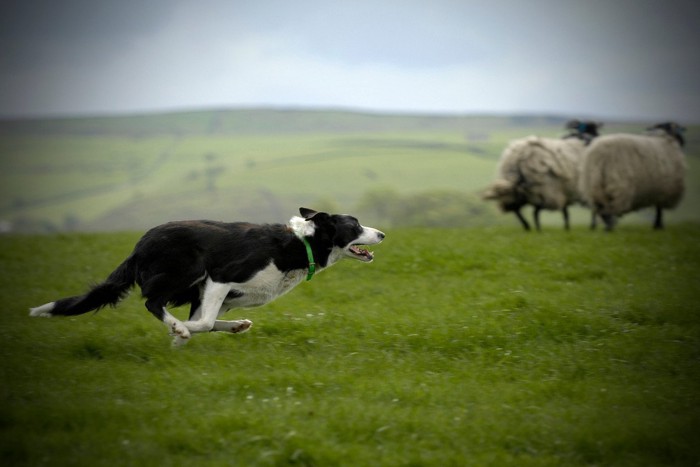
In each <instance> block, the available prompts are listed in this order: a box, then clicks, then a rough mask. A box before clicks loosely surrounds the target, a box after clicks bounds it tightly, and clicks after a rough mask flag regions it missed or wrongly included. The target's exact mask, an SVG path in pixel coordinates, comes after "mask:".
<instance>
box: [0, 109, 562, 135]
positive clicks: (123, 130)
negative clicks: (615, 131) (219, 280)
mask: <svg viewBox="0 0 700 467" xmlns="http://www.w3.org/2000/svg"><path fill="white" fill-rule="evenodd" d="M567 120H568V117H564V116H530V115H521V116H488V115H484V116H480V115H476V116H475V115H463V116H460V115H430V114H425V115H409V114H382V113H368V112H357V111H344V110H298V109H226V110H202V111H190V112H175V113H164V114H137V115H124V116H111V117H104V116H103V117H84V118H55V119H19V120H0V135H10V134H14V135H18V134H24V135H36V134H43V135H50V134H53V135H58V134H62V135H84V136H87V135H98V136H108V135H112V136H129V137H148V136H162V135H174V136H193V135H256V134H292V133H327V132H330V133H378V132H379V133H381V132H397V131H398V132H405V131H427V130H434V131H463V130H464V129H465V128H472V129H474V130H475V131H479V130H485V131H493V130H497V129H506V128H518V127H520V128H533V127H555V128H561V127H562V126H563V124H564V122H566V121H567Z"/></svg>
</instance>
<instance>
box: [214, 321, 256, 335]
mask: <svg viewBox="0 0 700 467" xmlns="http://www.w3.org/2000/svg"><path fill="white" fill-rule="evenodd" d="M252 326H253V322H252V321H250V320H247V319H240V320H236V321H216V323H214V329H213V331H223V332H231V333H234V334H243V333H244V332H247V331H248V330H249V329H250V328H251V327H252Z"/></svg>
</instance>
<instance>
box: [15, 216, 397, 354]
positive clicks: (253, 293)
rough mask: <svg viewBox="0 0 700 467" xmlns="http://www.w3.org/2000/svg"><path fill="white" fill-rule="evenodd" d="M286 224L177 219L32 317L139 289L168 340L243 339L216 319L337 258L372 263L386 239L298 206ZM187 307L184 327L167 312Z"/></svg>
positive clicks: (241, 327)
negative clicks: (78, 291) (212, 334)
mask: <svg viewBox="0 0 700 467" xmlns="http://www.w3.org/2000/svg"><path fill="white" fill-rule="evenodd" d="M299 213H300V214H301V217H299V216H294V217H292V218H291V219H290V221H289V222H288V223H287V224H286V225H283V224H251V223H246V222H233V223H225V222H217V221H207V220H200V221H176V222H169V223H166V224H162V225H160V226H157V227H154V228H153V229H151V230H149V231H148V232H146V234H144V235H143V237H141V239H140V240H139V241H138V242H137V243H136V246H135V247H134V251H133V252H132V253H131V255H129V257H127V258H126V259H125V260H124V262H122V264H120V265H119V266H118V267H117V269H115V270H114V272H112V273H111V274H110V275H109V276H108V277H107V279H106V280H105V281H104V282H102V283H100V284H97V285H96V286H94V287H92V289H91V290H90V291H88V292H87V293H86V294H84V295H78V296H74V297H68V298H63V299H60V300H57V301H55V302H50V303H47V304H45V305H41V306H39V307H36V308H31V309H30V311H29V314H30V316H45V317H51V316H74V315H81V314H84V313H88V312H90V311H97V310H99V309H101V308H102V307H104V306H107V305H110V306H116V304H117V303H118V302H119V301H120V300H121V299H123V298H124V297H125V296H126V295H127V294H128V292H129V290H130V289H131V288H132V287H133V286H134V284H138V285H139V287H140V288H141V292H142V296H143V297H144V298H145V299H146V302H145V306H146V309H148V311H150V312H151V314H153V316H155V317H156V318H158V319H159V320H161V321H162V322H163V323H164V324H165V325H166V326H167V328H168V330H169V332H170V334H171V335H172V336H173V337H174V340H173V344H174V345H183V344H185V343H187V342H188V341H189V339H190V337H191V336H192V334H193V333H198V332H209V331H224V332H231V333H242V332H246V331H248V330H249V329H250V327H251V326H252V325H253V323H252V322H251V321H249V320H247V319H244V320H236V321H221V320H218V319H217V318H218V317H220V316H221V315H223V314H224V313H225V312H227V311H228V310H230V309H232V308H249V307H256V306H261V305H264V304H266V303H269V302H271V301H272V300H274V299H276V298H277V297H279V296H281V295H283V294H285V293H287V292H289V291H290V290H292V289H293V288H294V287H296V286H297V285H299V284H300V283H301V282H302V281H303V280H304V279H306V280H311V278H312V277H313V275H314V274H315V273H318V272H320V271H323V270H324V269H326V268H328V267H329V266H332V265H333V264H335V263H336V262H338V261H339V260H341V259H343V258H353V259H356V260H359V261H362V262H365V263H369V262H372V260H373V259H374V254H373V253H372V252H371V251H369V250H368V249H367V248H366V247H367V246H370V245H375V244H378V243H380V242H381V241H382V240H383V239H384V237H385V235H384V233H383V232H381V231H379V230H377V229H374V228H372V227H365V226H363V225H361V224H360V223H359V221H358V220H357V219H356V218H355V217H353V216H349V215H340V214H328V213H325V212H317V211H314V210H312V209H307V208H300V209H299ZM187 304H189V305H190V314H189V319H188V320H187V321H184V322H183V321H180V320H178V319H177V318H175V317H174V316H173V315H172V314H170V312H168V310H167V308H166V307H167V306H169V305H172V306H182V305H187Z"/></svg>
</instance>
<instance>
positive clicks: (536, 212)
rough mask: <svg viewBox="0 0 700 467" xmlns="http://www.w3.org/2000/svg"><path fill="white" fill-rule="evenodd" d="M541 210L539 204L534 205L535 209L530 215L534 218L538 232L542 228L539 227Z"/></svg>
mask: <svg viewBox="0 0 700 467" xmlns="http://www.w3.org/2000/svg"><path fill="white" fill-rule="evenodd" d="M541 210H542V207H540V206H535V209H534V211H533V213H532V217H534V218H535V228H536V229H537V231H538V232H540V231H541V230H542V229H541V228H540V211H541Z"/></svg>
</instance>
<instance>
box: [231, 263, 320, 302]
mask: <svg viewBox="0 0 700 467" xmlns="http://www.w3.org/2000/svg"><path fill="white" fill-rule="evenodd" d="M305 277H306V270H303V269H299V270H294V271H290V272H286V273H285V272H282V271H280V270H279V269H277V267H276V266H275V264H274V263H273V262H272V261H270V264H268V265H267V266H266V267H265V269H263V270H261V271H259V272H258V273H256V274H255V275H254V276H253V277H251V278H250V280H248V281H246V282H242V283H239V282H232V283H230V284H229V285H230V286H231V293H230V294H229V296H228V297H227V298H226V299H225V300H224V306H225V307H227V308H239V307H241V308H247V307H256V306H261V305H264V304H266V303H268V302H271V301H272V300H274V299H276V298H277V297H279V296H280V295H284V294H285V293H287V292H289V291H290V290H292V289H293V288H294V287H296V286H297V285H299V283H300V282H302V281H303V280H304V278H305ZM235 295H241V296H239V297H236V296H235Z"/></svg>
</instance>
